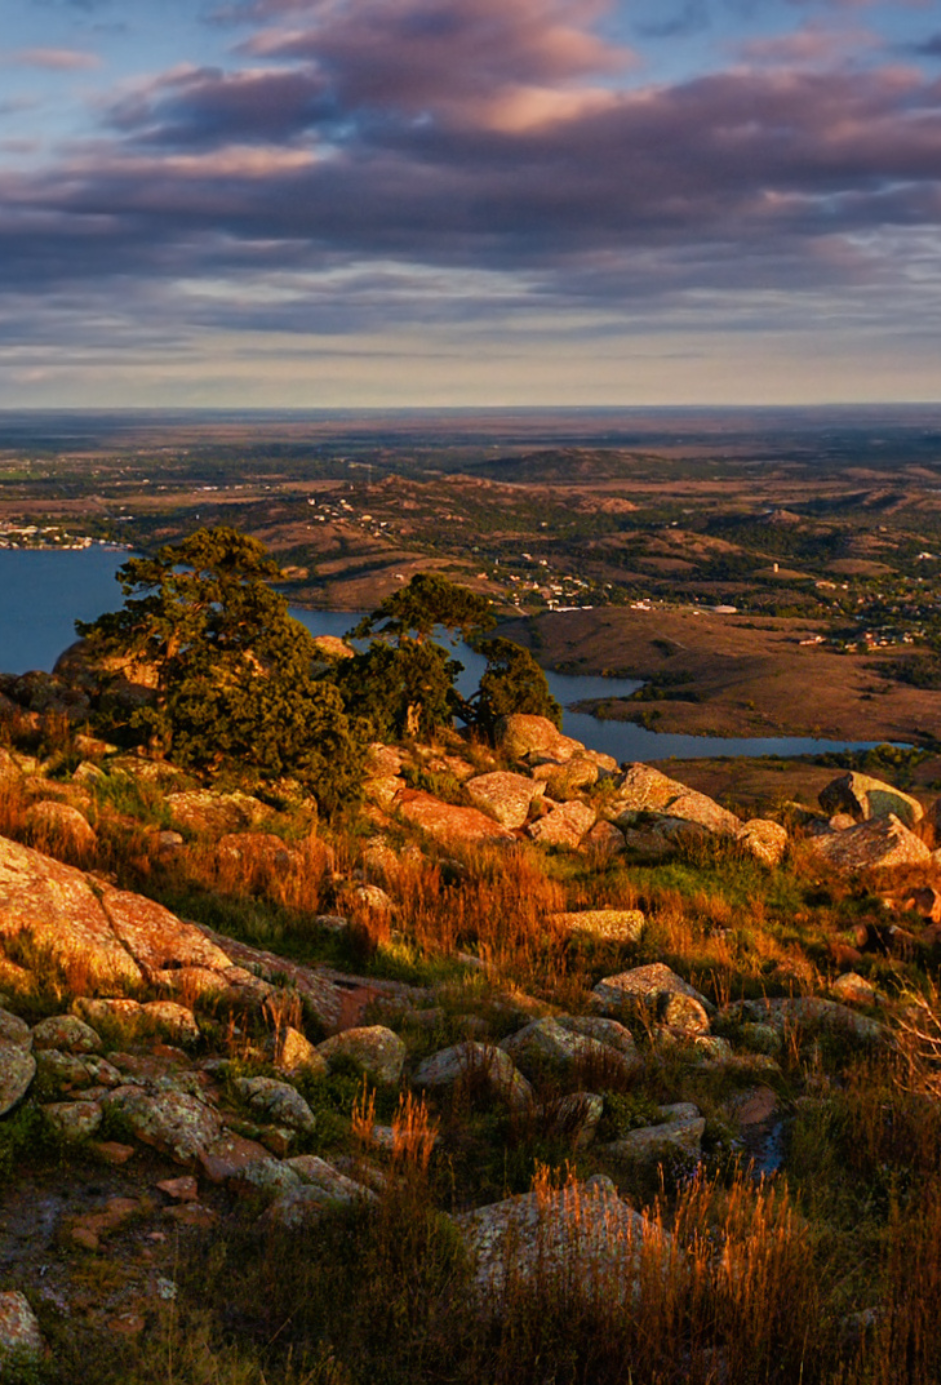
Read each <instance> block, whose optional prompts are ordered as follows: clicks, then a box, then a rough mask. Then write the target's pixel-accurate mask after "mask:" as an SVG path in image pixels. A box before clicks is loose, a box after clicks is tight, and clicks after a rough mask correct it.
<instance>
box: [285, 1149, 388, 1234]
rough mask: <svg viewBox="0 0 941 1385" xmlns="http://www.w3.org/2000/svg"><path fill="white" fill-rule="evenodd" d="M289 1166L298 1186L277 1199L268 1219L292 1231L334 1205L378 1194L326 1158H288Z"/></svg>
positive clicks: (368, 1200)
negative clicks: (349, 1176) (348, 1175)
mask: <svg viewBox="0 0 941 1385" xmlns="http://www.w3.org/2000/svg"><path fill="white" fill-rule="evenodd" d="M285 1165H286V1166H288V1167H290V1168H291V1171H292V1172H293V1173H294V1176H295V1178H297V1179H298V1186H296V1187H292V1188H289V1189H288V1190H287V1191H286V1192H284V1193H282V1194H281V1195H280V1196H279V1197H277V1198H275V1200H274V1202H273V1203H272V1204H271V1206H270V1207H269V1208H268V1211H267V1212H266V1213H265V1219H266V1221H269V1222H274V1223H276V1224H277V1225H278V1226H282V1227H285V1228H287V1229H288V1230H289V1231H295V1230H299V1229H300V1228H301V1227H304V1226H310V1225H312V1224H313V1223H315V1222H318V1221H320V1220H321V1218H322V1217H324V1216H325V1215H326V1214H327V1213H328V1212H329V1211H330V1210H331V1209H332V1208H334V1207H345V1206H349V1205H350V1204H351V1203H357V1202H374V1201H375V1198H376V1194H375V1193H374V1192H373V1191H372V1189H371V1188H367V1187H365V1186H364V1185H363V1184H362V1183H357V1182H356V1181H355V1180H354V1179H352V1178H348V1177H347V1176H346V1174H343V1173H340V1171H339V1170H338V1169H335V1168H333V1166H332V1165H330V1164H328V1163H327V1162H326V1160H324V1159H318V1158H316V1157H315V1156H314V1155H298V1156H297V1158H295V1159H286V1160H285Z"/></svg>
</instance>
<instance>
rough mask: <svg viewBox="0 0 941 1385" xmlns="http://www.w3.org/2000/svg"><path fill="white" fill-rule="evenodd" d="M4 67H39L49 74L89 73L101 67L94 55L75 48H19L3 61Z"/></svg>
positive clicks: (99, 61)
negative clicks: (46, 70)
mask: <svg viewBox="0 0 941 1385" xmlns="http://www.w3.org/2000/svg"><path fill="white" fill-rule="evenodd" d="M3 65H4V66H5V67H40V68H46V69H48V70H49V71H50V72H80V71H90V70H92V69H94V68H96V67H100V66H101V59H100V58H99V57H98V55H97V54H96V53H87V52H84V51H82V50H80V49H77V48H20V49H19V50H17V51H15V52H13V53H10V54H9V56H8V57H6V58H4V59H3Z"/></svg>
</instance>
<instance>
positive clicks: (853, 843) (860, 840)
mask: <svg viewBox="0 0 941 1385" xmlns="http://www.w3.org/2000/svg"><path fill="white" fill-rule="evenodd" d="M808 841H809V842H810V843H811V845H812V846H813V849H814V851H816V852H817V853H818V854H819V855H821V856H823V857H824V858H825V859H826V860H827V861H829V862H830V864H831V865H832V866H835V867H836V868H837V870H841V871H846V872H850V871H856V870H867V869H869V870H873V869H880V868H884V867H888V866H911V865H919V864H921V863H922V862H924V861H929V860H930V859H931V851H930V850H929V848H928V847H927V846H926V845H925V843H924V842H923V841H922V840H921V838H920V837H916V836H915V834H914V832H910V831H909V829H908V828H907V827H906V826H905V824H904V823H903V822H901V821H900V820H899V819H898V818H897V817H896V816H895V814H894V813H889V814H888V815H887V816H886V817H877V818H871V819H870V820H869V821H868V822H862V823H860V824H859V826H858V827H848V828H847V829H846V830H845V831H844V832H831V833H829V834H825V835H823V836H818V837H809V838H808Z"/></svg>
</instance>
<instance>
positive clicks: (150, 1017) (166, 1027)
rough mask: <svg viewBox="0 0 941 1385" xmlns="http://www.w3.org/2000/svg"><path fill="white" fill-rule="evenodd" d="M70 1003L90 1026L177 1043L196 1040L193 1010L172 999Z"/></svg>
mask: <svg viewBox="0 0 941 1385" xmlns="http://www.w3.org/2000/svg"><path fill="white" fill-rule="evenodd" d="M72 1003H73V1006H74V1008H75V1010H76V1011H77V1013H78V1014H79V1015H80V1016H81V1017H82V1018H83V1019H85V1020H86V1021H87V1022H88V1023H89V1024H98V1025H107V1024H112V1025H117V1026H118V1027H119V1028H121V1029H124V1030H125V1031H127V1032H128V1033H131V1034H162V1035H164V1036H165V1037H166V1038H168V1039H171V1040H172V1041H173V1042H174V1043H177V1044H188V1043H196V1042H197V1041H198V1040H199V1025H198V1024H197V1023H196V1019H195V1017H194V1015H193V1012H192V1010H190V1009H188V1007H187V1006H185V1005H178V1004H177V1003H176V1002H175V1001H173V1000H148V1001H146V1002H145V1003H144V1004H143V1005H142V1004H141V1003H140V1001H138V1000H126V999H123V998H118V999H109V1000H103V999H99V998H96V997H87V996H79V997H78V999H77V1000H75V1001H73V1002H72Z"/></svg>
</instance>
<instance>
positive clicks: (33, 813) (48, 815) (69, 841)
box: [26, 798, 98, 851]
mask: <svg viewBox="0 0 941 1385" xmlns="http://www.w3.org/2000/svg"><path fill="white" fill-rule="evenodd" d="M26 825H27V827H29V829H30V832H31V833H32V834H33V836H34V838H41V839H43V840H45V841H48V842H55V843H62V844H63V845H66V846H69V847H71V848H72V849H73V850H75V851H92V850H93V849H94V848H95V847H96V846H97V845H98V835H97V833H96V832H95V829H94V828H93V827H92V825H91V823H90V822H89V821H88V819H87V818H86V817H85V816H84V814H83V813H80V812H79V810H78V809H77V808H73V807H72V805H71V804H70V803H59V802H58V801H57V800H56V799H54V798H44V799H42V801H41V802H39V803H32V804H30V806H29V808H27V810H26Z"/></svg>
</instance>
